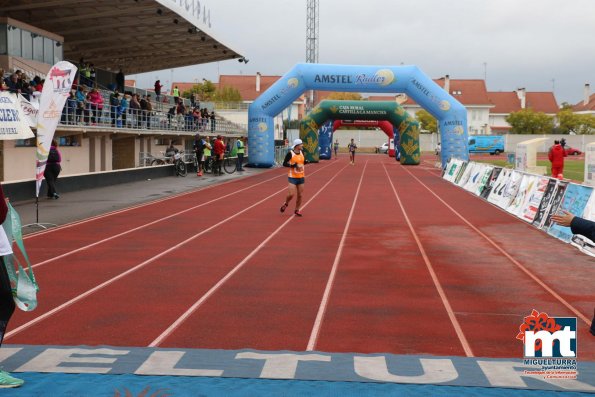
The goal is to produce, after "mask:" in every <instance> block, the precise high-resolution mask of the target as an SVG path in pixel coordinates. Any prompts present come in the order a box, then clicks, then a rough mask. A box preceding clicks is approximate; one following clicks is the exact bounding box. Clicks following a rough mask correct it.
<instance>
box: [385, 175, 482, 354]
mask: <svg viewBox="0 0 595 397" xmlns="http://www.w3.org/2000/svg"><path fill="white" fill-rule="evenodd" d="M403 168H405V167H403ZM384 172H385V173H386V177H387V178H388V181H389V183H390V186H391V187H392V189H393V193H394V194H395V197H396V198H397V202H398V203H399V207H401V211H402V212H403V215H404V216H405V221H406V222H407V225H408V226H409V230H411V234H412V235H413V238H414V239H415V242H416V243H417V247H418V248H419V252H420V253H421V256H422V258H423V260H424V262H425V263H426V267H427V268H428V272H429V273H430V277H432V281H433V282H434V286H435V287H436V290H437V291H438V295H440V299H441V300H442V304H443V305H444V308H445V309H446V313H447V314H448V318H449V319H450V322H451V323H452V326H453V328H454V329H455V332H456V333H457V336H458V338H459V341H460V342H461V345H462V346H463V350H465V354H466V355H467V357H474V355H473V351H472V350H471V346H470V345H469V342H468V341H467V338H466V337H465V334H464V333H463V329H462V328H461V325H460V324H459V320H457V317H456V316H455V314H454V311H453V310H452V306H451V305H450V302H449V301H448V298H447V297H446V293H445V292H444V289H443V288H442V284H440V280H438V276H437V275H436V272H435V271H434V267H433V266H432V263H431V262H430V258H429V257H428V254H427V253H426V250H425V249H424V247H423V245H422V243H421V240H420V239H419V236H418V235H417V232H416V231H415V229H414V228H413V225H412V224H411V220H410V219H409V216H408V215H407V211H405V207H404V206H403V203H402V202H401V198H400V197H399V193H397V189H396V188H395V185H394V184H393V181H392V180H391V179H390V175H389V174H388V170H387V169H386V167H384ZM407 172H409V171H407Z"/></svg>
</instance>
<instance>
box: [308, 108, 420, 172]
mask: <svg viewBox="0 0 595 397" xmlns="http://www.w3.org/2000/svg"><path fill="white" fill-rule="evenodd" d="M354 118H355V119H357V120H387V121H390V122H391V123H392V125H393V126H395V127H397V129H398V131H399V136H400V142H401V145H400V147H401V164H411V165H414V164H419V161H420V151H419V123H418V122H417V121H415V119H413V118H412V117H411V116H409V114H408V113H407V112H406V111H405V109H403V108H402V107H401V105H399V104H398V103H396V102H393V101H329V100H326V101H322V102H320V104H319V105H318V106H316V107H315V108H314V109H312V111H311V112H310V114H309V115H308V116H307V117H306V118H304V119H303V120H302V122H301V123H300V137H301V138H302V141H304V154H305V156H306V160H308V161H310V162H316V161H318V160H319V153H318V128H319V126H321V125H322V124H323V123H324V122H325V121H327V120H329V119H332V120H353V119H354ZM387 135H388V134H387Z"/></svg>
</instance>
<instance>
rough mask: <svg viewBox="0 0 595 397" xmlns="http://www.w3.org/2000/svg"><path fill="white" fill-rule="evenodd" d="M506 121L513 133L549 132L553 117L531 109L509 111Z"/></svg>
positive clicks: (550, 131)
mask: <svg viewBox="0 0 595 397" xmlns="http://www.w3.org/2000/svg"><path fill="white" fill-rule="evenodd" d="M506 122H507V123H508V124H510V126H511V130H510V132H511V133H513V134H551V133H552V130H553V128H554V119H553V117H551V116H548V115H547V114H545V113H543V112H535V111H534V110H533V109H523V110H520V111H518V112H514V113H510V114H509V115H508V116H507V117H506Z"/></svg>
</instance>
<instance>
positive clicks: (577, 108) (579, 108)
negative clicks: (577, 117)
mask: <svg viewBox="0 0 595 397" xmlns="http://www.w3.org/2000/svg"><path fill="white" fill-rule="evenodd" d="M590 91H591V86H590V85H589V84H585V90H584V94H583V100H582V101H581V102H579V103H577V104H576V105H574V106H573V107H572V111H573V112H575V113H581V114H592V115H595V94H592V95H591V92H590Z"/></svg>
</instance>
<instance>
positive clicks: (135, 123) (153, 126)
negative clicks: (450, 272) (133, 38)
mask: <svg viewBox="0 0 595 397" xmlns="http://www.w3.org/2000/svg"><path fill="white" fill-rule="evenodd" d="M60 125H61V126H73V127H77V126H78V127H80V126H86V127H103V128H105V127H107V128H114V129H131V130H151V131H159V133H162V132H171V133H177V134H180V133H186V134H188V135H192V134H196V133H204V134H205V135H217V134H228V135H229V134H233V135H246V133H247V129H246V126H245V125H240V124H235V123H231V122H229V121H227V120H221V119H215V120H212V119H206V118H198V117H194V115H193V114H191V113H189V114H175V115H174V114H170V113H164V112H160V111H147V110H141V109H131V108H126V109H122V108H121V107H120V106H110V105H107V106H106V105H97V104H92V103H88V102H78V103H77V104H76V105H75V104H73V102H72V101H70V100H69V103H67V104H66V106H65V107H64V110H63V111H62V118H61V120H60Z"/></svg>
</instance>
